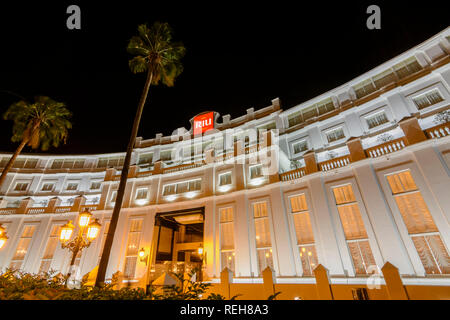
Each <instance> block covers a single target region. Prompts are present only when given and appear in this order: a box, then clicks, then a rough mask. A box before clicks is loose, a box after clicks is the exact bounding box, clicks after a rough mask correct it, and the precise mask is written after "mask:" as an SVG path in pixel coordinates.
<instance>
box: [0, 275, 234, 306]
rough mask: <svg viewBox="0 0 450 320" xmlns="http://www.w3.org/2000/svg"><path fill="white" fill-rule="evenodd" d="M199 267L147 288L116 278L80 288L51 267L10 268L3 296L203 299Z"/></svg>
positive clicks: (0, 287)
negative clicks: (174, 283) (173, 282)
mask: <svg viewBox="0 0 450 320" xmlns="http://www.w3.org/2000/svg"><path fill="white" fill-rule="evenodd" d="M195 272H196V270H192V271H191V273H190V274H189V279H184V278H183V274H175V276H176V277H177V279H178V280H179V282H180V284H181V285H179V286H165V287H163V288H161V289H159V290H157V289H156V288H155V287H152V286H149V288H148V289H147V292H146V291H145V290H144V289H142V288H130V287H125V288H121V289H119V290H115V289H114V286H115V285H116V282H115V280H113V281H112V283H110V284H105V285H104V286H102V287H100V288H99V287H89V286H86V285H84V283H82V284H81V286H80V288H73V289H69V288H67V287H66V281H67V278H66V277H64V276H61V275H59V276H52V273H54V272H52V271H50V272H47V273H41V274H30V273H25V272H21V271H18V270H13V269H7V270H6V272H4V273H3V274H2V275H0V300H200V299H201V298H203V295H205V293H206V290H207V289H208V288H209V287H210V284H208V283H202V282H197V281H192V280H190V279H191V278H192V276H193V275H194V273H195ZM205 298H207V299H208V300H224V299H225V298H224V297H223V296H221V295H219V294H210V295H209V296H208V297H205Z"/></svg>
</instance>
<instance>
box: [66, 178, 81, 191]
mask: <svg viewBox="0 0 450 320" xmlns="http://www.w3.org/2000/svg"><path fill="white" fill-rule="evenodd" d="M71 184H76V185H77V187H76V189H75V190H73V189H69V185H71ZM79 187H80V182H79V181H75V180H74V181H67V183H66V187H65V188H64V191H65V192H76V191H78V189H79Z"/></svg>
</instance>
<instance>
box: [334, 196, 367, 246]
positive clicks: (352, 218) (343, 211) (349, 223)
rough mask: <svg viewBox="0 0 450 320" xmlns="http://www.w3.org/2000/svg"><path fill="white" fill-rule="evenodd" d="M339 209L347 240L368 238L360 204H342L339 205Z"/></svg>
mask: <svg viewBox="0 0 450 320" xmlns="http://www.w3.org/2000/svg"><path fill="white" fill-rule="evenodd" d="M338 211H339V216H340V218H341V222H342V227H343V228H344V233H345V238H346V239H347V240H353V239H367V233H366V229H365V228H364V222H363V220H362V218H361V213H360V212H359V208H358V204H356V203H352V204H348V205H341V206H339V207H338Z"/></svg>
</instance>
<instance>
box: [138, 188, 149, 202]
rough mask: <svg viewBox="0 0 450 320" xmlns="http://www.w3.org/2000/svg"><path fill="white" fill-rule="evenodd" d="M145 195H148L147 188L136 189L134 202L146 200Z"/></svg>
mask: <svg viewBox="0 0 450 320" xmlns="http://www.w3.org/2000/svg"><path fill="white" fill-rule="evenodd" d="M147 194H148V189H147V188H141V189H138V190H137V192H136V200H143V199H147Z"/></svg>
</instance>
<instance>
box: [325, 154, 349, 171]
mask: <svg viewBox="0 0 450 320" xmlns="http://www.w3.org/2000/svg"><path fill="white" fill-rule="evenodd" d="M349 163H350V158H349V157H348V156H343V157H339V158H336V159H331V160H328V161H326V162H323V163H319V166H320V170H322V171H328V170H333V169H337V168H342V167H345V166H346V165H348V164H349Z"/></svg>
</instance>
